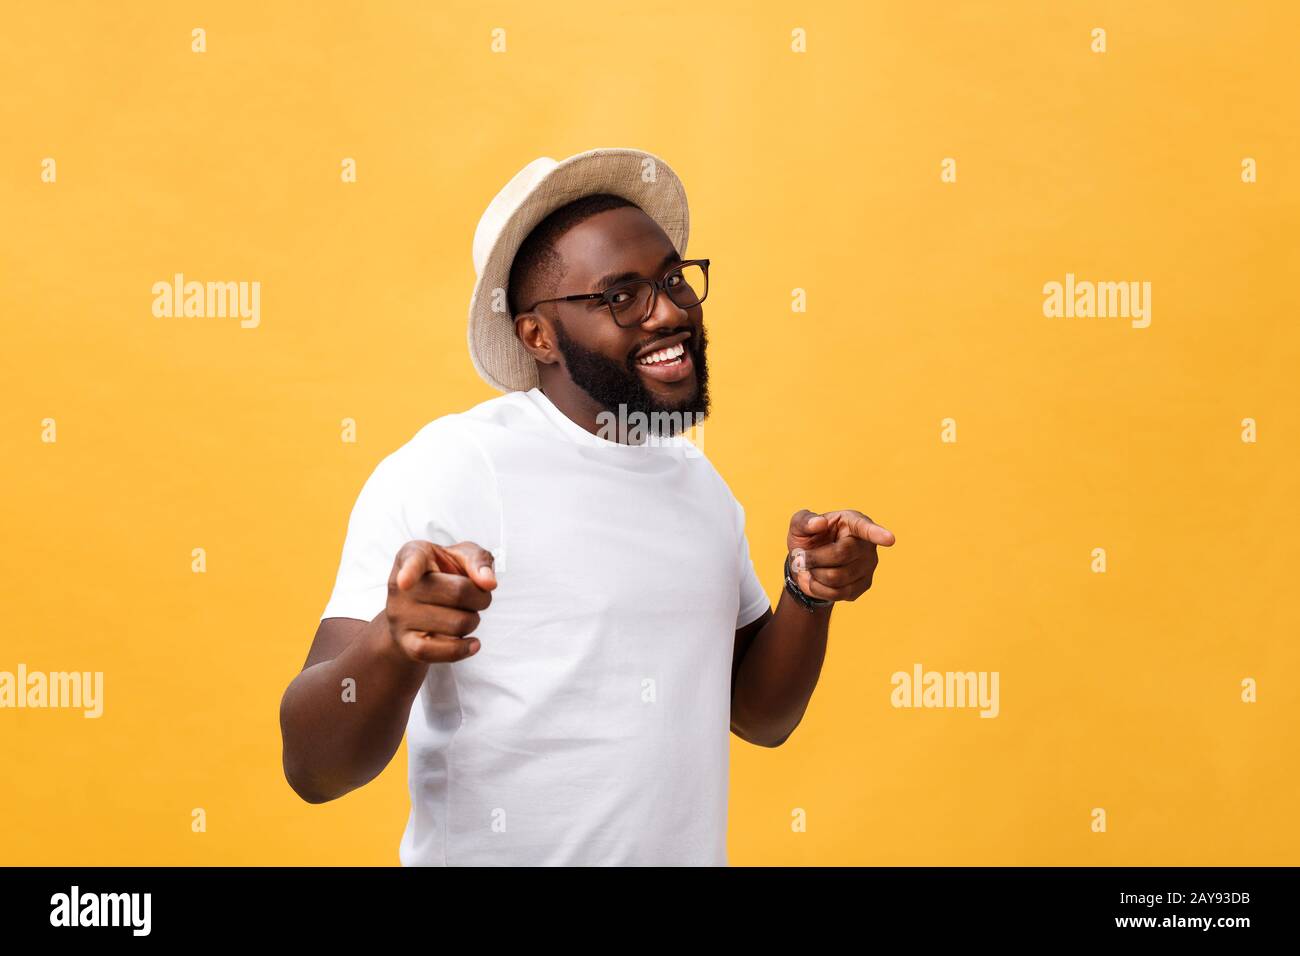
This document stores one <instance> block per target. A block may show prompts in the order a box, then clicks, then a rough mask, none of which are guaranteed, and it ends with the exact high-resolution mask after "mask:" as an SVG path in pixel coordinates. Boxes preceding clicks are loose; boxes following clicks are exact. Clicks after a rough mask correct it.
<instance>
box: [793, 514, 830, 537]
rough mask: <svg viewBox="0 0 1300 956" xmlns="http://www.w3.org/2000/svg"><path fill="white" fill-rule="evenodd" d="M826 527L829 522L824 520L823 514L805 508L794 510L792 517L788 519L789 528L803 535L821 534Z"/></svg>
mask: <svg viewBox="0 0 1300 956" xmlns="http://www.w3.org/2000/svg"><path fill="white" fill-rule="evenodd" d="M828 527H830V522H829V521H827V520H826V516H825V515H819V514H817V513H815V512H812V511H809V510H808V509H807V508H804V509H803V510H802V511H797V512H795V515H794V517H793V518H791V519H790V530H791V531H792V532H793V533H795V534H797V535H803V536H805V537H811V536H812V535H815V534H821V533H822V532H823V531H825V530H826V529H827V528H828Z"/></svg>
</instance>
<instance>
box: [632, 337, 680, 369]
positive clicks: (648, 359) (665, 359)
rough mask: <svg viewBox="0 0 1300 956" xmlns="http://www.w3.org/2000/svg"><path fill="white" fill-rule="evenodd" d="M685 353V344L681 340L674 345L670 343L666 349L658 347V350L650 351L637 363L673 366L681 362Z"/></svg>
mask: <svg viewBox="0 0 1300 956" xmlns="http://www.w3.org/2000/svg"><path fill="white" fill-rule="evenodd" d="M685 353H686V346H685V345H683V344H682V343H681V342H678V343H677V344H676V345H670V346H669V347H668V348H666V349H660V350H659V351H658V352H651V353H650V354H649V355H647V356H645V357H643V358H641V359H639V360H638V361H637V364H638V365H659V366H673V365H680V364H682V356H683V355H684V354H685Z"/></svg>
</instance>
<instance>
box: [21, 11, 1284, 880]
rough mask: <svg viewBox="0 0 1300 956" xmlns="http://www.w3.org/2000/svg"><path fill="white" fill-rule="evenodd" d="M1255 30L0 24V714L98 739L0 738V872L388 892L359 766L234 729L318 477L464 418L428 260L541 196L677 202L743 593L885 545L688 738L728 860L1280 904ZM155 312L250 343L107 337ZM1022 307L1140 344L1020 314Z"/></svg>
mask: <svg viewBox="0 0 1300 956" xmlns="http://www.w3.org/2000/svg"><path fill="white" fill-rule="evenodd" d="M1296 9H1297V8H1296V7H1295V6H1294V5H1293V4H1290V3H1285V2H1278V3H1273V4H1264V3H1246V4H1233V3H1227V2H1223V3H1190V2H1165V3H1145V4H1141V5H1134V4H1129V3H1119V2H1092V3H1085V2H1064V0H1062V2H1055V0H1054V2H1043V0H1033V2H1015V3H997V4H995V3H987V4H983V3H981V4H976V3H969V4H966V3H919V2H898V3H888V4H884V3H871V4H864V3H858V2H844V3H829V2H827V3H794V2H790V3H778V2H763V3H753V2H744V3H741V2H732V3H716V4H715V3H708V4H705V3H682V2H666V3H657V4H638V3H617V2H582V3H577V2H564V3H556V4H547V5H537V4H533V3H525V2H501V3H493V4H477V3H467V2H460V3H436V4H435V3H414V2H404V3H360V2H357V3H328V4H327V3H307V2H301V3H285V2H240V3H224V4H220V5H213V4H204V3H183V2H148V3H130V4H101V3H90V2H86V3H66V2H46V3H41V4H31V5H26V4H24V5H20V4H16V3H12V4H6V9H5V15H4V19H5V27H4V29H3V30H2V31H0V130H3V133H2V134H0V135H2V137H3V149H2V150H0V226H2V228H0V312H2V314H3V322H4V326H3V328H4V343H3V349H0V363H3V364H2V366H0V368H2V369H3V379H2V381H3V401H2V402H0V442H3V445H2V446H0V447H2V450H3V457H4V465H3V476H4V488H3V495H0V514H2V515H3V528H2V531H3V536H4V543H5V547H4V548H3V551H2V552H0V578H2V580H3V590H4V622H3V633H2V636H0V670H10V671H12V670H14V669H15V668H16V667H17V665H18V664H19V663H20V662H21V663H25V664H26V666H27V667H28V668H29V669H33V670H36V669H43V670H88V671H95V670H100V671H103V672H104V675H105V677H104V680H105V703H104V707H105V712H104V715H103V716H102V717H101V718H100V719H98V720H88V719H85V718H83V717H82V716H81V714H80V713H79V712H76V711H73V712H69V711H61V710H44V711H41V710H3V711H0V753H2V754H3V761H4V784H3V786H2V787H0V863H4V864H189V863H193V864H219V865H223V864H281V863H287V864H300V863H305V864H336V863H339V864H341V863H361V864H375V865H395V864H396V863H397V844H398V840H399V838H400V836H401V832H402V828H403V826H404V824H405V822H406V814H407V809H408V795H407V790H406V779H405V773H406V754H405V748H403V750H402V751H401V752H399V755H398V756H397V757H396V758H395V759H394V762H393V764H392V765H391V766H390V767H389V768H388V770H386V771H385V772H384V773H383V775H382V776H381V777H380V778H378V779H377V780H376V781H374V782H372V783H371V784H370V785H368V786H366V787H364V788H362V789H360V790H358V791H355V792H353V793H351V794H349V795H347V796H346V797H344V798H342V799H340V800H338V801H335V802H333V803H330V804H326V805H322V806H310V805H307V804H305V803H303V802H302V801H300V800H299V799H298V798H297V797H296V796H295V795H294V794H293V793H292V791H291V790H290V789H289V787H288V785H287V784H286V783H285V781H284V778H283V776H282V771H281V768H280V737H279V725H278V707H279V701H280V696H281V694H282V692H283V691H284V688H285V687H286V685H287V684H288V682H289V681H290V680H291V678H292V677H293V676H294V674H295V673H296V672H297V671H298V669H299V668H300V667H301V665H302V662H303V659H304V657H305V656H306V653H307V648H308V645H309V642H310V640H311V637H312V634H313V632H314V630H315V627H316V625H317V621H318V618H319V615H320V612H321V610H322V609H323V607H324V604H325V601H326V599H327V597H328V595H329V591H330V588H331V586H332V583H333V578H334V574H335V571H336V569H337V562H338V558H339V554H340V549H341V547H342V541H343V532H344V530H345V527H346V522H347V518H348V513H349V510H350V508H351V506H352V503H353V501H354V500H355V496H356V493H357V491H358V490H359V489H360V487H361V484H362V482H363V481H364V479H365V477H366V476H367V475H368V474H369V472H370V470H371V469H372V468H373V467H374V465H375V464H376V463H377V462H378V461H379V459H380V458H382V457H383V456H384V455H385V454H387V453H388V452H389V451H391V450H393V449H394V448H396V447H397V446H399V445H400V444H402V443H403V442H405V441H406V440H407V439H408V438H410V437H411V436H412V435H413V434H414V433H415V432H416V431H417V430H418V429H419V427H420V426H422V425H423V424H425V423H426V422H428V421H430V420H431V419H433V418H436V417H438V416H439V415H443V414H445V413H448V412H454V411H460V410H463V409H465V408H468V407H470V406H471V405H473V404H476V403H478V402H480V401H483V400H484V399H487V398H491V397H493V396H494V395H495V394H496V393H495V392H494V391H492V390H491V389H490V388H489V387H488V386H487V385H485V384H484V383H483V382H482V381H481V380H480V379H478V378H477V376H476V375H475V374H474V372H473V369H472V368H471V366H470V363H469V358H468V354H467V351H466V344H465V321H466V310H467V307H468V302H469V296H470V291H471V288H472V284H473V280H474V274H473V267H472V264H471V260H470V242H471V238H472V234H473V229H474V226H475V224H476V222H477V221H478V217H479V215H480V214H481V212H482V211H483V209H484V207H485V206H486V204H487V202H488V201H489V200H490V199H491V197H492V196H493V195H494V194H495V193H496V191H497V190H498V189H499V188H500V187H501V186H502V185H503V184H504V183H505V182H506V180H507V179H509V178H510V177H511V176H512V175H513V174H514V173H515V172H516V171H517V170H518V169H519V168H520V167H522V166H523V165H524V164H525V163H527V162H528V161H530V160H531V159H533V158H535V157H537V156H542V155H547V156H552V157H554V158H557V159H559V158H563V157H565V156H568V155H571V154H573V153H576V152H579V151H582V150H585V149H590V148H592V147H595V146H633V147H637V148H641V149H646V150H649V151H651V152H653V153H656V154H657V155H659V156H661V157H663V158H664V159H665V160H666V161H667V162H669V163H670V164H671V165H672V166H673V168H674V169H675V170H676V171H677V172H678V174H679V175H680V176H681V177H682V178H683V180H684V182H685V185H686V188H687V192H688V195H689V198H690V202H691V212H692V230H691V238H690V245H689V252H690V254H691V255H693V256H708V257H710V258H712V260H713V267H712V270H711V273H712V277H713V285H712V288H711V290H710V297H709V302H708V304H707V305H706V310H705V311H706V320H707V321H708V323H709V334H710V343H711V345H712V349H711V353H710V365H711V369H712V371H713V375H712V378H713V383H712V385H713V387H712V390H713V394H714V397H715V414H714V415H713V416H712V417H711V419H710V420H709V422H708V424H707V425H706V426H705V433H704V434H705V449H706V452H707V453H708V455H709V456H710V458H711V459H712V460H713V462H714V463H715V464H716V465H717V467H718V468H719V470H720V471H721V472H722V474H723V475H724V476H725V477H726V478H727V480H728V482H729V483H730V484H731V487H732V489H733V490H734V492H735V493H736V495H737V496H738V497H739V499H740V500H741V502H742V503H743V504H744V505H745V508H746V510H747V515H748V533H749V540H750V544H751V550H752V554H753V558H754V561H755V564H756V566H757V567H758V569H759V573H760V577H761V578H762V580H763V582H764V585H765V586H766V587H767V589H768V591H769V594H770V595H771V596H772V597H773V598H774V599H775V598H776V597H777V596H778V595H779V593H780V592H779V586H780V570H781V562H782V559H783V557H784V537H785V531H786V525H787V522H788V520H789V518H790V515H791V514H792V513H793V512H794V511H796V510H798V509H800V508H804V507H808V508H812V509H813V510H817V511H825V510H830V509H833V508H857V509H859V510H861V511H864V512H865V513H867V514H869V515H871V516H872V517H873V518H875V519H876V520H877V521H878V522H879V523H881V524H883V525H885V526H886V527H888V528H890V529H891V530H893V531H894V532H895V534H896V535H897V538H898V543H897V545H896V546H895V547H894V548H892V549H882V551H881V565H880V568H879V571H878V573H877V576H876V583H875V586H874V587H873V588H872V590H871V591H870V592H868V593H867V594H866V595H865V596H864V597H863V598H861V599H860V600H859V601H857V602H856V603H855V604H852V605H842V606H841V607H840V608H838V609H837V610H836V612H835V615H834V619H833V622H832V634H831V639H830V648H829V653H828V657H827V660H826V664H825V668H824V671H823V675H822V679H821V683H820V686H819V687H818V689H817V692H816V694H815V695H814V698H813V701H812V704H811V706H810V708H809V710H808V712H807V715H806V717H805V719H804V721H803V723H802V724H801V725H800V727H799V728H798V729H797V730H796V732H795V733H794V735H793V736H792V737H791V739H790V740H789V742H788V743H787V744H786V745H785V746H783V747H781V748H779V749H776V750H767V749H761V748H756V747H752V746H750V745H747V744H745V743H743V742H742V741H740V740H739V739H738V738H733V741H734V745H733V750H732V792H731V824H730V834H729V847H730V856H731V862H732V863H733V864H736V865H748V864H772V863H781V864H963V865H964V864H1085V865H1092V864H1175V865H1183V864H1296V863H1300V825H1298V824H1297V820H1296V816H1295V813H1296V806H1297V781H1298V777H1297V769H1296V760H1295V747H1296V743H1297V730H1298V729H1300V721H1298V720H1297V717H1298V716H1300V691H1297V686H1300V685H1298V683H1297V668H1298V667H1300V653H1298V652H1297V636H1298V634H1297V619H1298V618H1297V610H1300V604H1298V602H1297V597H1296V589H1295V586H1294V580H1293V579H1294V577H1295V575H1296V572H1297V570H1298V569H1300V544H1297V541H1298V540H1300V533H1298V532H1300V518H1298V517H1297V508H1296V499H1295V493H1296V490H1297V484H1296V474H1297V465H1300V455H1298V454H1297V447H1298V444H1297V443H1298V442H1300V424H1298V423H1297V410H1298V409H1300V402H1298V401H1297V399H1298V398H1300V389H1298V386H1297V375H1296V372H1295V367H1296V362H1297V358H1300V332H1298V331H1297V326H1296V311H1297V294H1296V288H1297V287H1296V284H1295V277H1296V275H1297V274H1298V272H1300V269H1298V267H1300V255H1298V253H1297V248H1298V246H1297V242H1296V235H1297V226H1298V225H1300V222H1298V220H1300V189H1297V181H1298V180H1300V136H1298V135H1297V129H1298V128H1300V127H1298V125H1297V123H1296V116H1297V102H1296V100H1297V89H1298V87H1297V84H1296V56H1295V50H1294V40H1295V37H1296V36H1297V35H1300V14H1297V12H1296ZM200 27H201V28H203V29H204V30H205V31H206V39H207V50H206V52H204V53H195V52H192V50H191V31H192V30H193V29H194V28H200ZM1097 27H1100V28H1104V29H1105V30H1106V36H1107V49H1106V52H1105V53H1095V52H1093V51H1092V49H1091V48H1090V47H1091V45H1092V37H1091V31H1092V30H1093V29H1094V28H1097ZM496 28H501V29H503V30H504V31H505V34H504V36H505V42H506V49H505V51H504V52H493V50H492V42H493V30H494V29H496ZM796 29H803V30H804V31H806V37H807V52H805V53H796V52H793V51H792V49H791V43H792V31H794V30H796ZM345 157H351V158H353V159H355V160H356V164H357V182H356V183H354V184H348V183H343V182H342V181H341V176H340V168H341V163H342V161H343V159H344V158H345ZM1245 157H1251V158H1254V159H1255V160H1256V162H1257V164H1258V181H1257V182H1255V183H1243V182H1242V178H1241V163H1242V160H1243V158H1245ZM46 158H53V159H54V160H55V162H56V169H57V180H56V181H55V182H53V183H46V182H42V180H41V171H42V162H43V160H45V159H46ZM944 158H953V159H955V161H956V164H957V165H956V168H957V181H956V182H955V183H943V182H941V180H940V163H941V162H942V161H943V159H944ZM177 272H182V273H184V274H185V275H186V277H187V278H191V279H198V280H200V281H208V280H232V281H240V280H243V281H254V280H255V281H258V282H260V283H261V288H262V302H261V310H262V316H261V324H260V326H259V327H257V328H255V329H243V328H240V327H239V325H238V324H237V322H236V321H234V320H230V319H224V320H223V319H182V318H155V317H154V316H153V315H152V312H151V304H152V293H151V287H152V285H153V283H154V282H156V281H159V280H164V281H166V280H169V279H170V278H171V276H172V275H173V274H175V273H177ZM1067 272H1073V273H1075V274H1076V275H1077V276H1079V277H1080V278H1081V279H1092V280H1114V281H1149V282H1151V283H1152V290H1153V291H1152V302H1151V305H1152V321H1151V325H1150V327H1149V328H1146V329H1135V328H1132V327H1131V325H1130V324H1129V322H1127V321H1126V320H1123V319H1049V318H1046V317H1044V315H1043V312H1042V301H1043V293H1042V289H1043V285H1044V283H1046V282H1049V281H1053V280H1055V281H1063V279H1064V277H1065V274H1066V273H1067ZM794 289H803V290H805V291H806V295H807V311H806V312H795V311H792V309H791V301H792V290H794ZM46 418H53V419H54V420H55V421H56V423H57V442H55V443H48V442H43V441H42V440H41V430H42V426H41V422H42V420H43V419H46ZM345 418H352V419H354V420H355V421H356V423H357V436H358V440H357V441H356V443H354V444H349V443H345V442H343V441H341V440H340V430H341V424H340V423H341V422H342V420H343V419H345ZM1245 418H1251V419H1254V420H1255V422H1256V423H1257V427H1258V441H1256V442H1254V443H1247V442H1243V441H1242V439H1241V433H1242V420H1243V419H1245ZM945 419H952V420H953V421H954V422H955V423H956V429H957V441H956V442H944V441H941V437H942V423H943V422H944V420H945ZM197 547H201V548H204V549H205V551H206V554H207V571H206V573H203V574H196V573H193V572H192V571H191V552H192V549H194V548H197ZM1094 548H1104V549H1105V550H1106V554H1107V571H1106V573H1104V574H1098V573H1094V572H1093V571H1092V568H1091V563H1092V552H1093V549H1094ZM915 663H921V664H923V665H924V666H925V667H926V668H927V669H938V670H988V671H992V670H996V671H998V672H999V673H1000V675H1001V713H1000V715H999V717H998V718H997V719H993V720H988V719H980V718H979V717H978V716H977V714H976V712H974V711H972V710H907V709H895V708H893V707H891V706H890V691H891V689H892V688H891V685H890V675H891V674H892V673H894V672H895V671H898V670H909V671H910V669H911V668H912V666H913V664H915ZM1245 678H1252V679H1254V680H1255V681H1257V684H1258V702H1257V703H1254V704H1249V703H1244V702H1243V701H1242V700H1241V682H1242V680H1243V679H1245ZM1098 807H1100V808H1104V809H1105V810H1106V812H1107V821H1108V826H1107V831H1106V832H1105V833H1096V832H1093V830H1092V828H1091V823H1092V817H1091V812H1092V810H1093V808H1098ZM195 808H203V809H204V811H205V813H206V818H207V829H206V832H203V833H195V832H192V830H191V813H192V811H193V810H194V809H195ZM799 811H802V813H803V814H804V815H806V820H807V827H806V831H805V832H798V831H797V830H796V829H794V828H793V827H792V820H793V819H794V818H795V816H796V815H797V814H798V813H799Z"/></svg>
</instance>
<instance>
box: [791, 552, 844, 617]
mask: <svg viewBox="0 0 1300 956" xmlns="http://www.w3.org/2000/svg"><path fill="white" fill-rule="evenodd" d="M785 590H786V593H787V594H789V595H790V597H792V598H794V599H795V602H796V603H798V605H799V606H800V607H802V608H803V609H804V610H806V611H821V610H825V609H826V608H829V607H830V606H831V605H832V604H834V603H835V602H834V601H827V600H824V599H822V598H815V597H813V596H812V595H810V594H805V593H804V591H803V589H802V588H800V587H799V584H798V582H796V581H795V579H794V575H793V574H791V573H790V555H789V554H788V553H787V554H786V556H785Z"/></svg>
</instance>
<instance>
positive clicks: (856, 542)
mask: <svg viewBox="0 0 1300 956" xmlns="http://www.w3.org/2000/svg"><path fill="white" fill-rule="evenodd" d="M893 543H894V535H893V533H892V532H890V531H888V530H886V529H884V528H882V527H880V526H879V525H877V524H874V523H872V521H871V519H870V518H867V517H866V516H865V515H862V514H861V513H859V512H857V511H832V512H828V513H827V514H825V515H814V514H813V513H812V512H810V511H800V512H799V513H798V514H796V515H795V516H794V517H793V518H791V519H790V534H789V537H788V539H787V542H786V544H787V547H788V548H789V549H790V550H791V551H792V552H794V555H795V561H794V565H793V570H794V576H795V579H796V583H797V584H798V585H799V589H800V590H801V591H803V592H804V593H805V594H807V595H810V596H811V597H815V598H820V599H822V600H826V601H854V600H857V598H858V597H860V596H861V595H862V594H863V593H864V592H866V591H867V590H868V589H869V588H870V587H871V579H872V575H873V574H874V573H875V569H876V564H877V558H876V545H877V544H881V545H886V546H891V545H893ZM833 607H834V605H831V606H830V607H824V608H817V609H814V610H811V611H810V610H808V609H806V608H804V607H802V606H800V604H799V602H797V601H796V600H794V598H793V597H791V596H790V594H789V593H788V592H787V591H786V590H785V588H784V587H782V589H781V600H780V601H779V602H778V604H777V608H776V613H775V614H773V613H772V612H771V611H768V612H767V613H766V614H764V615H763V616H762V617H760V618H759V619H758V620H757V621H754V622H753V623H752V624H750V625H748V626H747V627H743V628H741V629H740V630H738V631H737V632H736V649H735V652H734V656H733V662H732V677H731V730H732V732H733V733H735V734H736V736H738V737H740V738H741V739H742V740H746V741H748V742H749V743H753V744H757V745H759V746H762V747H779V746H781V744H783V743H785V742H786V740H787V739H788V738H789V737H790V734H792V733H793V732H794V729H795V727H797V726H799V722H800V721H801V720H803V715H804V712H805V711H806V710H807V709H808V702H809V701H810V700H811V699H812V693H813V690H814V688H816V686H817V680H818V678H819V677H820V676H821V669H822V662H823V661H824V660H825V658H826V641H827V636H828V633H829V628H830V620H831V610H832V609H833Z"/></svg>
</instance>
